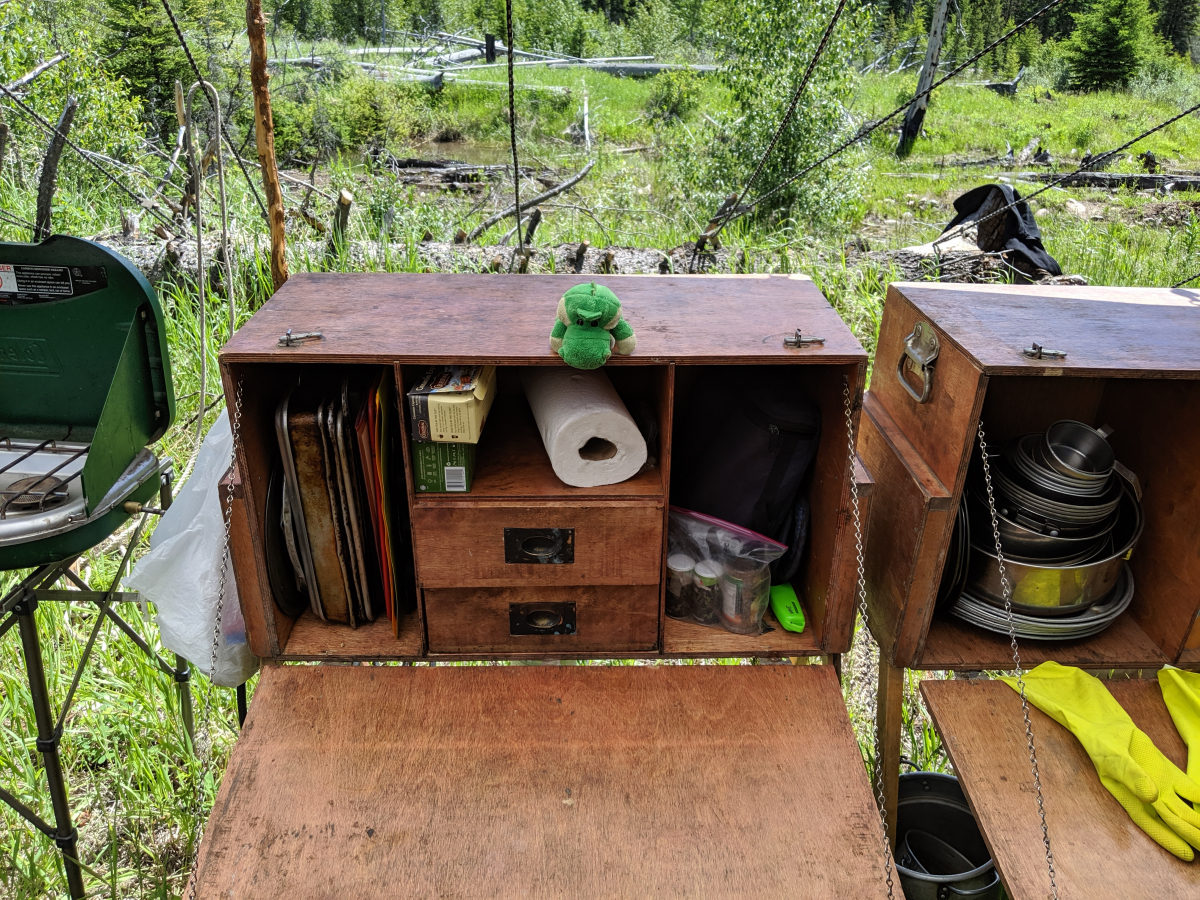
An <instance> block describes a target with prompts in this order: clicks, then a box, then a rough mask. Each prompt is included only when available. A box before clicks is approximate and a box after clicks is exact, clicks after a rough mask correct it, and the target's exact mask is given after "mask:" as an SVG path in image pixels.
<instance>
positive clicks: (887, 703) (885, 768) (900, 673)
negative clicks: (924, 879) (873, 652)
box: [875, 652, 904, 851]
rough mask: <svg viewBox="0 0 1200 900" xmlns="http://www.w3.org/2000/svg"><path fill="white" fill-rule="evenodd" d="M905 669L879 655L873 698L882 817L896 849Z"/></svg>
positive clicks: (893, 847) (893, 848)
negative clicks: (881, 794) (881, 787)
mask: <svg viewBox="0 0 1200 900" xmlns="http://www.w3.org/2000/svg"><path fill="white" fill-rule="evenodd" d="M903 703H904V669H902V668H900V667H898V666H893V665H891V664H890V663H889V662H888V661H887V660H886V659H885V658H884V654H883V653H882V652H881V653H880V657H879V694H878V696H877V697H876V698H875V704H876V705H875V727H876V728H877V729H878V734H879V748H878V750H877V754H878V756H877V758H876V760H875V765H876V766H877V767H878V769H879V777H880V779H881V781H882V784H883V814H884V820H885V821H886V822H887V831H888V840H889V841H891V844H892V850H893V851H894V850H895V849H896V809H897V806H898V805H899V801H900V731H901V729H902V728H903V725H904V722H903V714H904V710H903Z"/></svg>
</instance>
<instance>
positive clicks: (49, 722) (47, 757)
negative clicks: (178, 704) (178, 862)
mask: <svg viewBox="0 0 1200 900" xmlns="http://www.w3.org/2000/svg"><path fill="white" fill-rule="evenodd" d="M36 608H37V600H36V599H35V598H34V597H33V595H32V594H31V593H28V592H27V593H26V595H25V597H24V598H22V600H21V602H20V603H19V604H17V605H16V606H15V607H14V608H13V612H14V613H15V614H16V616H17V626H18V627H19V628H20V631H21V646H22V648H23V649H24V651H25V668H26V670H27V672H28V674H29V693H30V695H31V697H32V699H33V712H34V716H35V717H36V719H37V729H38V739H37V749H38V751H39V752H40V753H41V754H42V761H43V764H44V765H45V768H46V781H47V782H48V783H49V787H50V802H51V805H52V806H53V808H54V824H55V827H56V828H57V829H58V831H57V834H55V836H54V843H55V844H57V845H58V849H59V850H61V851H62V855H63V866H64V867H65V868H66V871H67V887H68V889H69V890H70V892H71V897H72V900H78V898H81V897H83V896H84V888H83V872H82V871H81V870H80V868H79V862H78V859H79V851H78V848H77V842H78V839H79V833H78V832H77V831H76V830H75V827H74V826H73V825H72V824H71V808H70V806H68V805H67V786H66V783H65V782H64V780H63V773H62V764H61V763H60V761H59V758H58V740H59V738H60V737H61V736H62V733H61V732H60V731H58V730H57V729H55V727H54V715H53V713H52V712H51V711H50V697H49V692H48V690H47V688H46V672H45V669H44V668H43V667H42V647H41V644H40V643H39V642H38V633H37V622H36V621H34V617H33V611H34V610H35V609H36Z"/></svg>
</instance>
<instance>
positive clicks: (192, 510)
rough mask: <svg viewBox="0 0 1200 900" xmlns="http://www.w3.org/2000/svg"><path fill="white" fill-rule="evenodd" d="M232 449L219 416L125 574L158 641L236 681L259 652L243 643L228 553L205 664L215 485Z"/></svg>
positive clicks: (215, 548) (219, 542) (218, 527)
mask: <svg viewBox="0 0 1200 900" xmlns="http://www.w3.org/2000/svg"><path fill="white" fill-rule="evenodd" d="M232 456H233V435H232V433H231V431H230V428H229V418H228V416H221V417H220V418H218V419H217V421H216V422H215V423H214V424H213V426H212V428H210V429H209V431H208V435H207V436H206V437H205V438H204V443H203V444H202V445H201V447H200V452H199V454H198V455H197V456H196V466H195V468H194V469H193V470H192V475H191V477H190V478H188V480H187V482H186V483H185V484H184V486H183V488H182V490H180V492H179V495H178V496H177V497H176V498H175V501H174V502H173V503H172V504H171V508H170V509H168V510H167V511H166V513H164V514H163V517H162V519H161V520H160V521H159V523H158V527H157V528H156V529H155V530H154V534H153V535H152V536H151V538H150V552H148V553H147V554H146V555H145V556H143V557H142V558H141V559H140V560H138V563H137V565H136V566H134V569H133V572H131V573H130V574H129V576H128V577H126V578H125V581H124V583H125V585H126V587H128V588H131V589H132V590H135V591H137V592H138V593H140V594H141V595H142V597H144V598H145V599H147V600H149V601H151V602H152V603H153V604H154V605H155V606H156V607H157V609H158V615H157V616H155V620H156V621H157V623H158V629H159V633H160V634H161V637H162V644H163V646H164V647H166V648H167V649H168V650H171V651H173V652H174V653H178V654H179V655H180V656H182V657H183V658H185V659H187V660H188V661H189V662H191V663H192V665H193V666H195V667H196V668H197V669H198V670H199V671H201V672H203V673H204V674H205V675H207V676H208V677H209V678H210V679H211V680H212V682H213V683H214V684H217V685H220V686H221V687H236V686H237V685H239V684H242V683H243V682H245V681H246V679H248V678H249V677H250V676H251V675H253V674H254V673H255V672H256V671H258V659H257V658H256V657H255V656H254V654H252V653H251V652H250V646H249V644H247V643H246V622H245V620H244V619H243V618H242V607H241V604H240V603H239V602H238V593H237V583H236V581H235V579H234V575H233V564H232V561H230V560H225V561H224V562H225V564H226V567H225V602H224V604H223V606H222V608H221V631H220V637H219V638H218V641H217V665H216V671H214V672H210V671H209V667H210V665H211V662H212V645H213V634H214V632H215V631H216V627H217V598H218V594H219V591H220V583H221V564H222V557H223V556H224V555H225V551H226V547H225V517H224V514H223V513H222V511H221V500H220V497H219V484H220V481H221V477H222V476H223V475H224V474H225V472H226V471H227V470H228V469H229V461H230V459H231V458H232Z"/></svg>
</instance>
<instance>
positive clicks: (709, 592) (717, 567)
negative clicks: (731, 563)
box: [692, 559, 725, 625]
mask: <svg viewBox="0 0 1200 900" xmlns="http://www.w3.org/2000/svg"><path fill="white" fill-rule="evenodd" d="M724 572H725V569H724V567H723V566H722V565H721V564H720V563H719V562H717V561H716V560H713V559H705V560H702V561H701V562H698V563H696V568H695V569H693V570H692V583H693V585H694V589H695V593H694V595H693V605H692V618H694V619H695V620H696V621H697V622H699V623H700V624H701V625H716V624H717V623H718V622H720V616H721V613H720V610H721V575H722V574H723V573H724Z"/></svg>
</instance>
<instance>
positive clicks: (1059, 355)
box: [1021, 344, 1067, 359]
mask: <svg viewBox="0 0 1200 900" xmlns="http://www.w3.org/2000/svg"><path fill="white" fill-rule="evenodd" d="M1021 352H1022V353H1024V354H1025V356H1026V357H1027V358H1028V359H1066V358H1067V351H1066V350H1047V349H1046V348H1045V347H1043V346H1042V345H1041V344H1033V345H1032V346H1030V347H1026V348H1025V349H1024V350H1022V351H1021Z"/></svg>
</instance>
